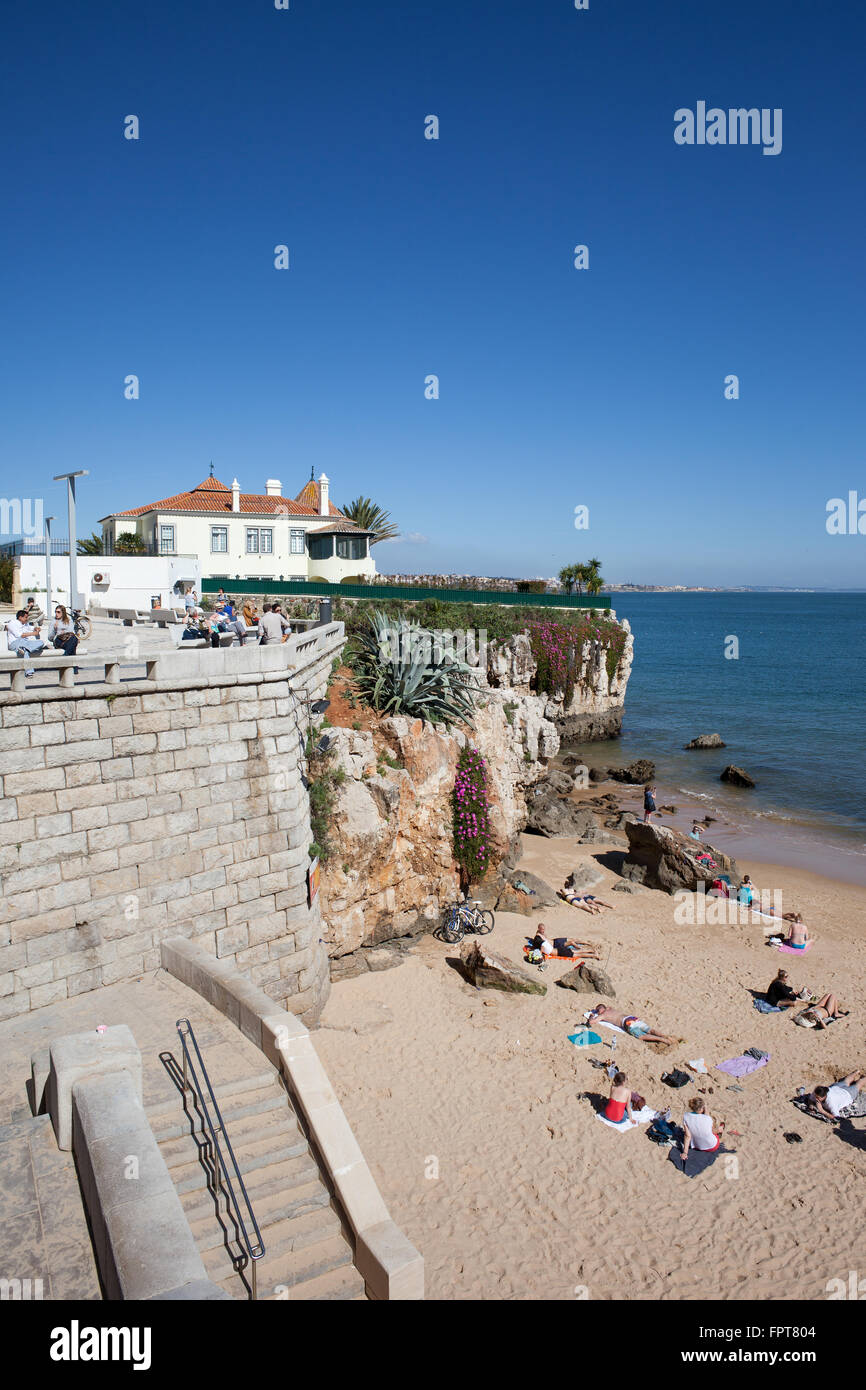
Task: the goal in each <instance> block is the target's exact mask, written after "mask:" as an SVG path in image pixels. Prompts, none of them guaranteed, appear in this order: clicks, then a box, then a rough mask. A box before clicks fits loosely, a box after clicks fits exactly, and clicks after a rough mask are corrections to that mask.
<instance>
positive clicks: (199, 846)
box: [0, 623, 344, 1023]
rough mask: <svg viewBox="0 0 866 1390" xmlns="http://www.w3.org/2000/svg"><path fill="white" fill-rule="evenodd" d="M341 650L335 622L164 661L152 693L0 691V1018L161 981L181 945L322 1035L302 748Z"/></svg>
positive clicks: (145, 684) (145, 687)
mask: <svg viewBox="0 0 866 1390" xmlns="http://www.w3.org/2000/svg"><path fill="white" fill-rule="evenodd" d="M343 641H344V633H343V625H342V623H332V624H329V625H328V626H327V627H324V628H318V629H313V630H312V631H311V632H309V633H306V634H302V635H300V636H298V637H296V638H293V639H291V641H290V642H287V643H286V644H284V645H276V646H268V647H258V646H249V647H245V648H235V649H230V650H227V651H223V652H216V651H210V650H207V651H200V652H199V651H196V652H188V653H187V652H184V653H177V652H169V653H167V654H166V656H165V658H162V657H160V658H159V659H157V660H155V661H149V662H148V679H137V678H135V677H134V676H133V678H130V679H123V680H121V681H119V682H118V683H114V684H110V685H109V684H106V683H101V682H100V683H96V682H94V683H93V684H88V685H83V684H80V685H76V686H73V687H71V688H66V689H60V688H59V687H55V688H46V687H42V688H38V689H37V688H35V687H34V688H30V689H28V690H26V691H24V692H20V693H18V692H13V691H11V690H4V691H0V776H2V782H0V1018H8V1017H11V1016H13V1015H16V1014H20V1013H24V1012H27V1011H28V1010H31V1009H37V1008H40V1007H41V1006H43V1005H45V1004H51V1003H54V1002H55V1001H57V1000H59V999H64V998H66V997H67V996H72V995H77V994H82V993H84V992H85V991H87V990H93V989H97V988H99V986H100V985H103V984H106V985H107V984H113V983H115V982H116V981H119V980H127V979H132V978H135V977H136V976H137V975H140V974H142V973H143V972H145V971H148V970H156V969H157V968H158V967H159V963H160V955H159V947H160V943H161V941H162V940H163V939H164V938H165V937H169V936H172V937H177V936H183V937H194V938H195V939H196V940H197V941H198V942H199V944H200V945H201V946H203V947H204V949H205V950H207V951H209V952H211V953H212V954H214V955H216V956H218V957H220V958H223V959H224V958H230V959H231V961H232V963H233V964H234V965H235V966H236V968H237V969H238V970H240V971H241V972H242V973H243V974H244V975H246V976H247V977H248V978H249V979H250V980H252V981H253V983H254V984H256V985H258V986H259V987H260V988H261V989H263V990H264V991H265V992H266V993H267V994H269V995H270V996H271V998H273V999H275V1000H277V1001H279V1003H281V1004H282V1005H284V1007H286V1008H288V1009H290V1010H291V1011H292V1012H294V1013H297V1014H299V1015H300V1016H301V1017H302V1018H304V1020H305V1021H306V1022H308V1023H310V1022H314V1021H315V1020H316V1018H317V1017H318V1014H319V1012H320V1011H321V1009H322V1007H323V1005H324V1002H325V999H326V998H327V992H328V988H329V976H328V961H327V954H326V950H325V947H324V945H323V944H322V942H321V940H320V937H321V934H322V928H321V918H320V911H319V903H318V900H316V901H315V902H314V904H313V906H312V907H309V906H308V904H307V885H306V871H307V865H308V862H309V856H308V847H309V844H310V841H311V838H312V837H311V834H310V822H309V799H308V796H307V792H306V789H305V787H304V785H303V783H302V780H301V771H302V767H301V760H300V747H299V742H300V737H301V734H302V733H303V731H304V729H305V727H306V719H307V711H306V698H305V692H307V691H309V692H310V695H311V697H312V698H313V699H317V698H319V697H320V696H322V695H323V694H324V692H325V689H326V686H327V681H328V676H329V674H330V670H331V664H332V661H333V659H334V657H335V656H337V655H338V654H339V652H340V650H341V649H342V645H343ZM49 664H50V663H49Z"/></svg>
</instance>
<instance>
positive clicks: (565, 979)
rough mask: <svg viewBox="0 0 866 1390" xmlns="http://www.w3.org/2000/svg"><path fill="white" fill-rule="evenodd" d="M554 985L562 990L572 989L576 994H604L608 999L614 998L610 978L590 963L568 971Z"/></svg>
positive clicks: (614, 993) (614, 991) (584, 962)
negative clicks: (560, 986)
mask: <svg viewBox="0 0 866 1390" xmlns="http://www.w3.org/2000/svg"><path fill="white" fill-rule="evenodd" d="M556 983H557V984H558V985H562V988H563V989H573V990H575V991H576V992H577V993H578V994H606V995H607V996H608V997H609V998H610V999H615V998H616V990H615V989H614V987H613V985H612V983H611V980H610V976H609V975H607V974H605V972H604V971H603V970H602V969H601V968H600V967H599V966H597V965H593V964H592V963H591V962H590V961H586V960H585V961H583V962H582V964H581V965H579V966H578V967H577V969H576V970H569V971H568V973H567V974H566V975H563V976H562V977H561V979H559V980H557V982H556Z"/></svg>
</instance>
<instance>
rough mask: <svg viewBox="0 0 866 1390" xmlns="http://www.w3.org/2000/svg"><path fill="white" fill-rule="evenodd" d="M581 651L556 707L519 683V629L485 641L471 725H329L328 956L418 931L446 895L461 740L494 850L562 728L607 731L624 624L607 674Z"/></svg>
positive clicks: (453, 887) (616, 699)
mask: <svg viewBox="0 0 866 1390" xmlns="http://www.w3.org/2000/svg"><path fill="white" fill-rule="evenodd" d="M624 626H625V625H624ZM583 655H584V662H583V667H582V669H581V672H580V676H579V680H578V681H577V682H576V685H575V691H574V695H573V697H572V699H571V701H570V703H569V705H568V707H567V708H566V707H564V704H563V700H562V698H560V699H558V700H557V699H551V698H550V697H549V696H546V695H536V694H535V693H534V692H533V691H532V690H531V689H530V681H531V679H532V677H533V676H534V674H535V662H534V660H533V657H532V653H531V650H530V646H529V641H528V639H527V638H526V637H524V636H518V637H514V638H511V639H510V640H509V641H508V642H507V643H505V644H504V645H502V646H501V647H491V648H490V649H489V651H488V663H487V673H486V685H485V688H484V690H483V693H482V695H481V698H480V700H479V703H478V708H477V710H476V716H475V724H474V727H473V728H472V729H456V728H455V729H453V730H451V731H450V732H449V733H439V732H437V731H436V730H435V729H434V728H433V727H432V726H431V725H429V724H423V723H422V722H421V720H420V719H415V720H412V719H407V718H386V719H383V720H381V721H380V722H379V723H378V724H377V725H376V728H375V729H374V730H373V731H372V732H362V731H354V730H351V729H344V728H336V729H333V730H331V731H329V732H330V733H331V746H332V748H333V749H334V756H335V760H336V763H337V765H338V766H339V767H341V768H342V769H343V771H344V773H345V780H344V781H343V783H342V784H341V785H340V786H339V787H338V789H337V798H336V808H335V816H334V824H333V839H334V842H335V844H336V846H337V848H336V850H335V852H334V854H333V855H332V857H331V859H330V860H329V861H328V863H327V865H326V866H325V868H324V872H323V875H322V887H321V898H322V916H323V919H324V921H323V925H324V939H325V942H326V945H327V949H328V953H329V954H330V955H331V956H332V957H335V956H343V955H345V954H347V953H348V952H351V951H355V950H357V949H358V947H359V946H375V945H378V944H380V943H381V942H383V941H387V940H390V939H392V938H396V937H400V936H406V935H410V934H415V933H419V932H422V931H429V930H431V929H432V928H433V927H434V926H436V925H437V923H438V922H439V921H440V920H441V917H442V909H443V907H444V906H445V905H446V904H447V903H449V902H453V901H454V899H455V898H456V897H457V895H458V892H459V878H458V874H457V870H456V867H455V864H454V859H453V854H452V807H451V793H452V790H453V787H454V774H455V770H456V766H457V758H458V754H459V751H460V749H461V748H463V747H464V746H465V745H466V744H467V743H471V744H472V745H473V746H474V747H476V748H477V749H478V750H479V752H480V753H481V755H482V757H483V758H484V759H485V760H486V762H487V765H488V769H489V777H488V788H489V796H490V825H491V831H492V842H493V843H492V856H491V857H492V859H493V861H494V862H496V861H497V860H499V859H502V858H504V856H505V855H506V853H507V852H508V849H509V846H510V845H511V844H512V843H513V840H514V838H515V836H516V835H517V834H518V833H519V831H520V830H522V829H523V827H524V826H525V824H526V819H527V809H526V794H527V791H528V789H529V788H530V787H532V786H533V785H534V784H535V783H537V782H538V781H540V780H541V779H542V778H544V777H545V775H546V773H547V764H548V762H549V760H550V759H551V758H552V757H553V756H554V755H555V754H556V753H557V752H558V751H559V747H560V741H561V737H565V738H573V737H579V738H586V739H589V738H604V737H611V736H612V734H614V733H616V732H618V730H619V727H620V724H621V722H622V710H623V701H624V697H625V688H626V685H627V682H628V676H629V673H630V671H631V661H632V640H631V635H630V634H628V636H627V641H626V649H625V652H624V654H623V658H622V661H621V662H620V666H619V670H618V672H617V673H615V676H614V679H613V680H612V681H611V680H610V679H609V678H608V673H607V670H606V666H605V654H604V652H603V651H601V652H598V651H592V650H590V649H589V648H588V647H587V649H585V651H584V654H583ZM575 730H577V731H579V732H577V733H575V732H574V731H575ZM385 758H387V759H389V762H390V763H394V762H396V763H398V764H399V766H397V767H392V766H390V765H389V764H387V763H386V762H385Z"/></svg>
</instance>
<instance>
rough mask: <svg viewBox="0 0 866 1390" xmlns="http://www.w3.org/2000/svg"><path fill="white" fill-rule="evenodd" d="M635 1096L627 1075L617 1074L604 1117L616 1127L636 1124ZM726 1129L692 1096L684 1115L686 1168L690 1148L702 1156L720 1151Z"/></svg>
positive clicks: (621, 1072)
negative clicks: (629, 1122)
mask: <svg viewBox="0 0 866 1390" xmlns="http://www.w3.org/2000/svg"><path fill="white" fill-rule="evenodd" d="M633 1096H634V1093H633V1092H632V1089H631V1086H630V1085H629V1081H628V1077H627V1076H626V1074H625V1072H623V1071H617V1072H614V1074H613V1076H612V1077H611V1082H610V1096H609V1098H608V1102H607V1105H606V1106H605V1108H604V1110H603V1111H602V1112H601V1113H602V1115H603V1116H604V1118H605V1119H606V1120H610V1122H611V1124H614V1125H618V1124H622V1122H623V1120H624V1119H626V1117H628V1119H629V1120H632V1121H633V1120H634V1114H633V1111H632V1104H633ZM724 1129H725V1121H724V1120H719V1121H718V1122H716V1121H714V1120H713V1117H712V1115H710V1114H709V1113H708V1111H707V1107H706V1102H705V1101H704V1099H703V1097H702V1096H692V1098H691V1100H690V1101H689V1103H688V1108H687V1109H686V1111H685V1113H684V1115H683V1146H682V1156H683V1166H685V1162H686V1159H687V1158H688V1156H689V1149H691V1148H693V1149H698V1150H699V1151H700V1152H701V1153H712V1152H713V1151H714V1150H715V1149H717V1148H718V1147H719V1145H720V1144H721V1142H722V1135H723V1133H724Z"/></svg>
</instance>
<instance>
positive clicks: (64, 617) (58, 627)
mask: <svg viewBox="0 0 866 1390" xmlns="http://www.w3.org/2000/svg"><path fill="white" fill-rule="evenodd" d="M48 640H49V642H50V643H51V645H52V646H53V647H56V648H57V649H58V651H61V652H63V655H64V656H74V655H75V653H76V652H77V651H78V638H77V636H76V634H75V628H74V626H73V624H72V622H71V620H70V617H69V614H68V613H67V611H66V609H65V608H64V606H63V604H62V603H58V605H57V607H56V608H55V610H54V622H53V623H50V624H49V626H48Z"/></svg>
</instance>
